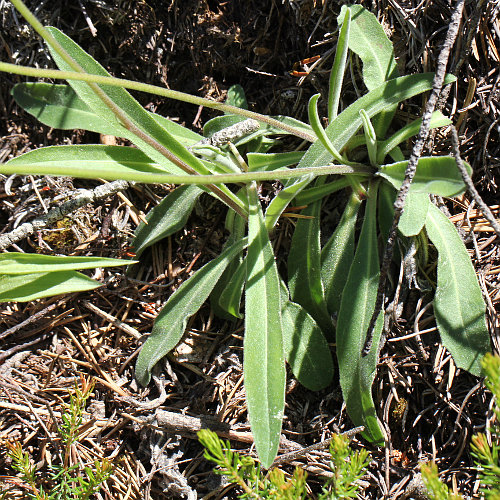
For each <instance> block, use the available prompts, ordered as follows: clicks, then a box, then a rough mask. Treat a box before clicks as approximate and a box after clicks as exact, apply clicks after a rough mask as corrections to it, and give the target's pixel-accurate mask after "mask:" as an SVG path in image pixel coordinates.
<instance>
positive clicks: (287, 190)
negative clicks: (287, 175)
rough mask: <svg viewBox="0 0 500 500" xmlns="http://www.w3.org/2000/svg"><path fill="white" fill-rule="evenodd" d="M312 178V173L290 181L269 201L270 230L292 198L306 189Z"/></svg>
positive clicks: (266, 221)
mask: <svg viewBox="0 0 500 500" xmlns="http://www.w3.org/2000/svg"><path fill="white" fill-rule="evenodd" d="M311 180H312V177H311V176H310V175H306V176H304V177H303V178H298V179H297V180H295V182H293V184H292V183H288V185H287V186H286V187H284V188H283V189H282V190H281V191H280V192H279V193H278V194H277V195H276V196H275V197H274V198H273V200H272V201H271V203H269V205H268V207H267V210H266V217H265V224H266V227H267V230H268V231H271V229H273V228H274V226H275V225H276V222H278V219H279V218H280V216H281V214H282V213H283V211H284V210H285V209H286V207H287V206H288V205H289V203H290V202H291V201H292V199H293V198H294V197H295V196H296V195H297V194H298V193H300V192H301V191H302V189H304V187H305V186H307V184H309V183H310V182H311Z"/></svg>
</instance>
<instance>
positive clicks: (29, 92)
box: [11, 82, 203, 146]
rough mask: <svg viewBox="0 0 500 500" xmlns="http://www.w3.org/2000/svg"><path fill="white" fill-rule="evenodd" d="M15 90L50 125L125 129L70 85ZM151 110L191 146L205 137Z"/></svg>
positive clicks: (101, 130)
mask: <svg viewBox="0 0 500 500" xmlns="http://www.w3.org/2000/svg"><path fill="white" fill-rule="evenodd" d="M11 93H12V95H13V97H14V99H15V100H16V102H17V103H18V104H19V106H21V107H22V108H23V109H24V110H25V111H27V112H28V113H30V114H31V115H33V116H34V117H35V118H36V119H37V120H39V121H41V122H42V123H44V124H45V125H48V126H49V127H54V128H60V129H65V130H73V129H83V130H90V131H91V132H97V133H99V134H106V135H115V136H119V135H120V133H121V132H122V130H121V129H120V128H119V127H116V126H114V125H113V124H111V123H110V122H108V121H107V120H104V119H103V118H101V117H100V116H99V115H97V114H96V113H94V111H93V110H92V109H91V108H89V106H88V105H87V104H85V103H84V102H83V101H82V100H81V99H80V98H79V97H78V95H77V94H76V92H75V91H74V90H73V89H72V88H71V87H70V86H69V85H60V84H51V83H41V82H36V83H18V84H17V85H14V87H13V89H12V91H11ZM148 114H149V115H150V116H151V117H152V118H154V119H155V120H156V121H157V122H158V123H159V124H160V125H161V126H162V127H163V128H165V129H166V130H168V131H169V132H170V133H171V134H172V135H173V136H174V137H175V138H176V139H177V140H178V141H180V142H182V143H183V144H185V145H188V146H190V145H192V144H194V143H196V142H198V141H199V140H201V139H203V137H202V136H201V135H199V134H197V133H196V132H193V131H191V130H189V129H188V128H186V127H183V126H182V125H179V124H178V123H175V122H173V121H171V120H169V119H167V118H164V117H163V116H160V115H156V114H154V113H149V112H148Z"/></svg>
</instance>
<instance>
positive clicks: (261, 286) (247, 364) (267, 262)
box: [243, 183, 286, 468]
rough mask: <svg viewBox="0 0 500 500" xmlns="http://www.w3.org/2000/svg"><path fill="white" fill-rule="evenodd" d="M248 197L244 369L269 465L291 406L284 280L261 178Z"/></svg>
mask: <svg viewBox="0 0 500 500" xmlns="http://www.w3.org/2000/svg"><path fill="white" fill-rule="evenodd" d="M248 198H249V216H248V243H249V246H248V253H247V258H246V262H247V285H246V292H245V339H244V358H243V373H244V377H245V391H246V399H247V406H248V416H249V420H250V425H251V428H252V434H253V436H254V440H255V447H256V449H257V453H258V455H259V459H260V461H261V462H262V465H263V466H264V467H266V468H269V467H270V466H271V464H272V463H273V460H274V458H275V457H276V453H277V451H278V445H279V440H280V432H281V422H282V420H283V411H284V406H285V382H286V372H285V360H284V356H283V333H282V323H281V298H280V281H279V276H278V270H277V268H276V262H275V260H274V253H273V249H272V246H271V242H270V241H269V237H268V234H267V230H266V227H265V225H264V217H263V215H262V210H261V208H260V204H259V200H258V197H257V190H256V184H255V183H252V184H251V185H250V186H249V187H248Z"/></svg>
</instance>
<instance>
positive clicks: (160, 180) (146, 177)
mask: <svg viewBox="0 0 500 500" xmlns="http://www.w3.org/2000/svg"><path fill="white" fill-rule="evenodd" d="M28 171H29V172H30V173H31V174H33V175H57V176H67V177H78V178H81V179H95V178H96V177H99V178H101V179H105V180H117V179H121V180H128V181H135V182H141V183H144V184H197V185H209V184H228V183H239V182H245V183H248V182H251V181H257V182H261V181H271V180H284V179H294V178H296V177H302V176H303V175H309V174H313V175H315V176H321V175H330V174H356V175H366V176H369V175H370V174H372V173H373V169H371V168H370V167H367V166H366V165H361V164H360V165H356V166H352V165H326V166H323V167H304V168H294V169H290V170H274V171H270V172H248V173H241V174H237V173H234V174H213V175H176V174H167V173H165V174H162V173H158V174H156V173H149V172H139V171H131V172H117V173H115V174H113V173H106V172H102V171H99V172H98V171H97V170H90V169H89V170H87V171H85V170H83V169H82V170H81V171H79V172H78V173H76V172H72V173H71V174H70V173H69V172H70V170H69V169H68V168H67V166H61V167H46V166H44V164H43V163H40V164H37V163H32V162H27V163H22V162H21V161H16V162H12V163H4V164H2V165H0V173H2V174H25V173H26V172H28Z"/></svg>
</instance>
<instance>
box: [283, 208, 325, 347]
mask: <svg viewBox="0 0 500 500" xmlns="http://www.w3.org/2000/svg"><path fill="white" fill-rule="evenodd" d="M320 212H321V202H320V201H317V202H315V203H313V204H311V205H309V206H308V207H307V208H306V209H305V210H302V212H301V214H302V215H306V216H308V217H312V218H310V219H299V220H298V221H297V225H296V226H295V231H294V233H293V237H292V245H291V247H290V253H289V255H288V289H289V290H290V296H291V298H292V300H293V302H296V303H297V304H300V305H301V306H302V307H303V308H304V309H305V310H306V311H307V312H308V313H309V314H310V315H311V316H312V317H313V318H314V320H315V321H316V323H317V324H318V325H319V327H320V328H321V329H322V330H323V333H324V334H325V335H326V337H327V339H333V336H334V332H333V322H332V319H331V317H330V314H329V312H328V308H327V305H326V300H325V292H324V290H323V283H322V282H321V249H320Z"/></svg>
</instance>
